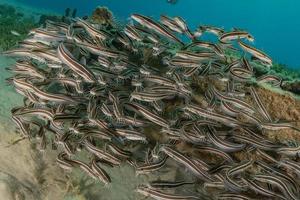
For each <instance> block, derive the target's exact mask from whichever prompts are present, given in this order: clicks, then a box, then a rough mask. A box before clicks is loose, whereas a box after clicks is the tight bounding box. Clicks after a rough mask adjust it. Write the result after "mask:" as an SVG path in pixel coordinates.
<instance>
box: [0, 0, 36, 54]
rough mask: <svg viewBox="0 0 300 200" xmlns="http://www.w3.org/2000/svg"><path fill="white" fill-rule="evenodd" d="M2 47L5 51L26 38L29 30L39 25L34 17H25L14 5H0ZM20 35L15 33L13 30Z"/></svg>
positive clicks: (0, 43) (0, 46)
mask: <svg viewBox="0 0 300 200" xmlns="http://www.w3.org/2000/svg"><path fill="white" fill-rule="evenodd" d="M0 15H1V18H0V49H1V50H2V51H3V50H4V51H5V50H8V49H9V48H11V47H13V46H15V45H16V44H17V42H18V41H21V40H23V39H25V38H26V36H27V34H28V32H29V31H30V30H31V29H33V28H34V27H37V25H38V24H36V23H35V21H34V18H33V17H25V16H24V14H23V13H20V12H17V11H16V9H15V8H14V7H13V6H10V5H6V4H3V5H0ZM12 31H14V32H17V33H19V34H20V35H14V34H12V33H11V32H12Z"/></svg>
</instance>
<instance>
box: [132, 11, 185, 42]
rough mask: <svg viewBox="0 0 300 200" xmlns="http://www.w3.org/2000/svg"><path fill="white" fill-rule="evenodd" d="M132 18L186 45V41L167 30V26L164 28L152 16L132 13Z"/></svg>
mask: <svg viewBox="0 0 300 200" xmlns="http://www.w3.org/2000/svg"><path fill="white" fill-rule="evenodd" d="M131 18H132V19H133V20H135V21H137V22H138V23H140V24H141V25H143V26H145V27H147V28H149V29H151V30H154V31H156V32H157V33H159V34H161V35H163V36H165V37H167V38H169V39H171V40H173V41H175V42H177V43H179V44H181V45H184V43H183V42H182V41H181V40H180V39H178V38H177V37H176V36H175V35H173V34H172V33H171V32H170V31H169V30H167V29H166V28H164V27H163V26H161V25H160V24H159V23H157V22H155V21H154V20H152V19H151V18H149V17H146V16H143V15H140V14H132V15H131Z"/></svg>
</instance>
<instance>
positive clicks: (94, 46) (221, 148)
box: [3, 14, 300, 200]
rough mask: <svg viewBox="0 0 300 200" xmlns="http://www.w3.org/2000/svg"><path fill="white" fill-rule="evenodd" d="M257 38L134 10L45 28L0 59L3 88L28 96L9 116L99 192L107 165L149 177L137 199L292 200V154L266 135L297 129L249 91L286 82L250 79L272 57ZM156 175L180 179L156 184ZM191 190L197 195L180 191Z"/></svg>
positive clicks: (298, 150) (298, 175)
mask: <svg viewBox="0 0 300 200" xmlns="http://www.w3.org/2000/svg"><path fill="white" fill-rule="evenodd" d="M206 35H211V37H214V38H215V42H212V41H210V40H204V39H203V38H205V37H206ZM253 41H254V37H253V36H252V35H251V34H249V33H248V32H247V31H244V30H240V29H233V30H230V31H226V30H224V29H222V28H218V27H214V26H206V25H201V26H199V28H197V30H195V31H191V30H190V28H189V27H188V25H187V23H186V22H185V20H184V19H182V18H181V17H170V16H165V15H162V16H161V17H160V19H159V20H154V19H152V18H150V17H147V16H144V15H141V14H132V15H131V21H129V22H128V24H127V25H123V26H112V25H109V26H108V25H98V24H92V23H91V22H90V21H89V20H84V19H81V18H75V19H72V21H71V22H70V23H69V24H67V23H63V22H53V21H50V20H48V21H47V22H46V24H45V26H44V27H40V28H36V29H34V30H32V31H31V32H30V33H29V36H28V38H27V39H25V40H24V41H22V42H20V43H19V44H18V46H17V47H16V48H15V49H12V50H9V51H6V52H4V53H3V54H4V55H6V56H11V57H15V58H17V61H16V64H15V65H14V66H10V67H8V68H7V69H8V70H10V71H11V72H12V73H13V76H12V77H11V78H9V79H7V82H8V83H9V84H11V85H12V86H13V87H14V88H15V90H16V91H17V92H18V93H20V94H21V95H22V96H24V100H23V102H24V105H22V106H18V107H15V108H13V109H12V111H11V113H12V119H13V121H14V122H15V123H16V125H17V127H18V130H19V132H20V134H22V136H23V137H24V138H28V139H29V140H31V141H33V142H36V143H37V148H39V150H41V151H43V150H45V149H46V148H47V146H50V147H51V148H52V149H54V150H56V151H58V152H59V154H58V157H57V160H56V162H57V164H58V165H59V166H60V167H61V168H63V169H65V170H66V171H68V170H72V169H73V168H79V169H81V170H82V171H83V172H85V173H86V174H87V175H88V176H90V177H92V178H93V179H95V180H98V181H100V182H102V183H103V184H104V185H109V184H111V181H112V180H111V178H110V175H109V173H107V172H106V171H105V170H104V168H103V166H104V165H105V166H110V167H116V166H120V165H131V166H132V167H133V168H134V169H135V171H136V174H137V175H139V176H141V175H145V174H157V175H158V176H157V177H158V178H157V180H155V181H151V182H149V183H148V184H145V185H139V186H138V187H137V188H136V190H135V191H136V192H137V193H139V194H140V195H141V197H142V196H145V197H151V198H153V199H158V200H175V199H176V200H179V199H181V200H183V199H185V200H191V199H193V200H194V199H219V200H224V199H230V200H232V199H238V200H245V199H264V198H266V199H287V200H297V199H299V198H300V192H299V191H300V187H299V184H300V183H299V179H300V165H299V163H300V162H299V155H300V146H299V145H297V144H296V145H290V144H288V143H284V142H282V143H278V142H274V141H271V140H269V139H268V138H267V137H266V136H265V131H266V130H267V131H278V130H281V129H293V130H294V131H298V132H299V131H300V130H299V128H297V127H296V126H295V124H294V123H293V122H286V121H278V119H273V118H272V116H270V114H269V113H268V110H267V109H266V107H265V106H264V105H263V103H262V101H261V99H260V97H259V95H258V92H257V83H267V84H272V85H273V87H280V86H281V84H282V80H281V78H280V77H277V76H274V75H270V74H268V73H266V74H263V75H261V74H260V75H259V76H257V72H256V69H255V67H254V66H256V65H260V66H264V67H265V68H266V71H268V69H269V68H270V67H272V59H271V58H270V57H269V56H268V55H267V54H266V53H264V52H262V51H261V50H259V49H256V48H255V47H253V45H251V43H252V42H253ZM249 99H251V101H249ZM82 151H84V152H85V153H86V154H87V155H88V156H87V159H86V160H82V159H79V158H78V156H77V154H78V152H82ZM238 154H246V155H248V156H245V157H244V158H243V159H240V158H239V157H238V156H237V155H238ZM163 169H168V170H178V171H177V173H179V174H180V173H181V176H180V177H182V179H180V180H175V181H174V180H161V179H159V173H160V171H161V170H163ZM180 169H185V170H180ZM161 173H163V172H161ZM99 184H100V183H99ZM191 185H194V186H195V187H196V188H197V189H195V190H193V191H194V192H189V193H187V192H186V190H184V189H182V188H187V187H190V186H191ZM191 188H192V187H191Z"/></svg>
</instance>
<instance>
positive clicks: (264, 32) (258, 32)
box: [17, 0, 300, 69]
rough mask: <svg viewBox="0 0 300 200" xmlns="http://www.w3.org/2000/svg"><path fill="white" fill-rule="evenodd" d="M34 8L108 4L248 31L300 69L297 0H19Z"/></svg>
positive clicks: (118, 11)
mask: <svg viewBox="0 0 300 200" xmlns="http://www.w3.org/2000/svg"><path fill="white" fill-rule="evenodd" d="M17 2H20V3H23V4H27V5H29V6H32V7H39V8H43V9H49V10H53V11H55V12H58V13H64V10H65V9H66V8H68V7H69V8H77V10H78V12H77V13H78V15H79V16H84V15H90V13H91V12H92V10H93V9H94V8H95V7H96V6H107V7H108V8H109V9H110V10H111V11H112V12H113V13H114V15H115V16H116V17H118V18H119V19H123V20H126V19H127V18H128V17H129V16H130V15H131V14H132V13H140V14H144V15H147V16H152V17H153V18H155V19H158V18H159V16H160V14H166V15H170V16H178V15H179V16H182V17H183V18H184V19H185V20H186V21H187V22H188V24H189V25H190V27H191V29H194V28H196V27H197V26H199V25H201V24H208V25H215V26H219V27H224V28H225V29H227V30H230V29H231V28H241V29H245V30H247V31H249V32H250V33H251V34H252V35H253V36H254V37H255V43H254V45H255V46H256V47H257V48H259V49H261V50H263V51H265V52H266V53H267V54H269V55H270V56H271V57H272V58H273V59H274V60H275V62H278V63H283V64H286V65H288V66H289V67H291V68H298V69H300V59H299V57H300V40H299V37H300V20H299V19H300V12H299V9H300V1H298V0H263V1H262V0H251V1H250V0H243V1H241V0H226V1H225V0H209V1H203V0H178V1H177V3H176V4H169V3H167V0H44V1H36V0H17Z"/></svg>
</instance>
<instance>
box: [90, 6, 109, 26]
mask: <svg viewBox="0 0 300 200" xmlns="http://www.w3.org/2000/svg"><path fill="white" fill-rule="evenodd" d="M91 19H92V20H93V22H95V23H98V24H102V25H110V24H112V22H113V14H112V12H111V11H110V10H109V9H108V8H106V7H97V8H96V9H95V10H94V12H93V14H92V16H91Z"/></svg>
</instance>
